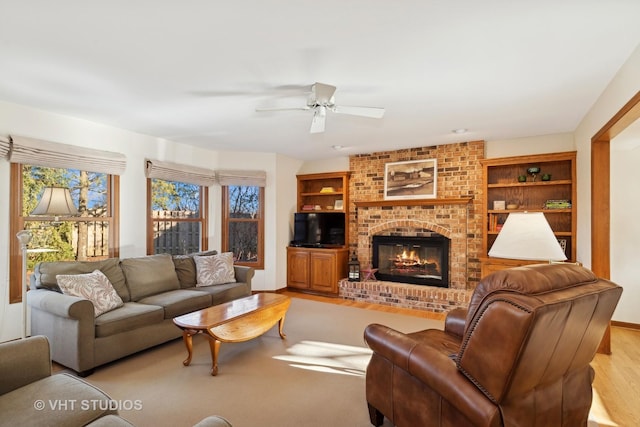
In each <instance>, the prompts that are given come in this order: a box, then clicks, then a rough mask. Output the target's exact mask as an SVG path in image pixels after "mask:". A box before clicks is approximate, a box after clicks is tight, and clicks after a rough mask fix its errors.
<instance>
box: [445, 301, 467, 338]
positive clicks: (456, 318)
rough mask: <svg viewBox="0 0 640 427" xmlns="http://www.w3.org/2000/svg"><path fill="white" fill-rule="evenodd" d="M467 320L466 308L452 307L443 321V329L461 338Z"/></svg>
mask: <svg viewBox="0 0 640 427" xmlns="http://www.w3.org/2000/svg"><path fill="white" fill-rule="evenodd" d="M466 321H467V310H466V309H464V308H454V309H453V310H451V311H450V312H449V313H447V317H446V319H445V321H444V331H445V332H446V333H448V334H452V335H455V336H457V337H458V338H460V339H462V336H463V335H464V328H465V325H466Z"/></svg>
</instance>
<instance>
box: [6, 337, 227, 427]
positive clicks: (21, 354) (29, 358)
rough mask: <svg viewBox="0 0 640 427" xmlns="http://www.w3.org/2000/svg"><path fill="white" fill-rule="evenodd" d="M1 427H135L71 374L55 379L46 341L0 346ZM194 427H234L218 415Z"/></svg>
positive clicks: (108, 400)
mask: <svg viewBox="0 0 640 427" xmlns="http://www.w3.org/2000/svg"><path fill="white" fill-rule="evenodd" d="M0 379H1V381H0V427H15V426H21V427H29V426H34V427H35V426H37V427H47V426H52V427H76V426H77V427H80V426H90V427H107V426H108V427H117V426H124V427H132V426H133V425H132V424H131V423H129V422H128V421H126V420H125V419H123V418H121V417H120V416H119V415H118V411H117V410H116V409H114V408H116V407H117V405H115V404H111V403H113V400H112V399H111V398H110V397H109V395H107V394H106V393H105V392H103V391H102V390H100V389H99V388H97V387H94V386H93V385H91V384H89V383H88V382H86V381H84V380H82V379H80V378H78V377H76V376H74V375H71V374H68V373H57V374H54V375H52V374H51V356H50V352H49V341H48V340H47V338H46V337H43V336H32V337H29V338H25V339H21V340H16V341H9V342H5V343H0ZM194 427H231V424H230V423H229V422H228V421H227V420H226V419H224V418H222V417H219V416H216V415H213V416H210V417H207V418H205V419H203V420H202V421H200V422H199V423H198V424H196V425H195V426H194Z"/></svg>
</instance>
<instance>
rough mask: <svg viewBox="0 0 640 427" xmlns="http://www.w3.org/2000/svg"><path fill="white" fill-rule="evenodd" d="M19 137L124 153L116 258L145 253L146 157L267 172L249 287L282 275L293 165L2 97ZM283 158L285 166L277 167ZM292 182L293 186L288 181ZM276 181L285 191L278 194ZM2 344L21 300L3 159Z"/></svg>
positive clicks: (213, 207) (216, 211)
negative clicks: (13, 296)
mask: <svg viewBox="0 0 640 427" xmlns="http://www.w3.org/2000/svg"><path fill="white" fill-rule="evenodd" d="M11 134H13V135H23V136H29V137H34V138H41V139H46V140H50V141H56V142H61V143H65V144H71V145H80V146H86V147H91V148H98V149H103V150H109V151H116V152H120V153H123V154H125V155H126V156H127V170H126V172H125V173H124V174H123V175H122V176H121V178H120V218H121V222H120V245H121V246H120V256H121V257H123V258H125V257H132V256H143V255H145V254H146V235H145V233H146V226H145V221H146V219H145V209H146V181H145V176H144V159H145V158H152V159H157V160H170V161H173V162H177V163H185V164H190V165H194V166H200V167H206V168H210V169H245V170H246V169H260V170H265V171H266V172H267V187H266V190H265V191H266V200H265V205H266V211H265V226H266V230H265V231H266V236H265V237H266V238H265V255H266V259H265V269H264V270H261V271H257V272H256V275H255V278H254V282H255V286H254V289H258V290H275V289H277V288H281V287H284V286H285V284H286V281H285V280H283V279H282V277H286V255H285V249H284V248H285V246H286V243H285V242H288V240H289V239H290V235H289V233H288V225H287V224H288V222H287V221H288V218H289V216H290V212H291V210H292V209H293V208H292V206H294V205H295V182H296V180H295V174H296V173H297V169H298V168H299V166H300V165H299V163H300V162H296V161H293V160H288V159H287V158H286V157H284V156H278V155H275V154H270V153H234V152H224V151H210V150H206V149H202V148H195V147H191V146H187V145H182V144H177V143H174V142H171V141H167V140H163V139H159V138H155V137H151V136H147V135H141V134H136V133H133V132H128V131H125V130H122V129H117V128H114V127H110V126H105V125H101V124H97V123H92V122H88V121H85V120H79V119H75V118H71V117H66V116H62V115H57V114H51V113H47V112H44V111H38V110H35V109H31V108H26V107H23V106H19V105H15V104H9V103H3V102H0V135H3V136H8V135H11ZM281 164H285V165H287V167H279V165H281ZM290 183H293V188H294V189H293V190H291V184H290ZM278 185H283V186H284V187H286V188H285V195H286V194H291V193H292V192H293V196H292V197H291V198H290V200H289V201H287V197H286V196H279V199H276V194H279V193H278ZM219 201H220V188H219V187H218V186H212V187H211V189H210V200H209V213H210V216H211V220H210V224H209V248H211V249H217V248H219V247H220V213H221V211H220V203H219ZM0 224H2V225H0V248H5V250H3V251H1V252H2V254H3V255H1V256H0V342H2V341H6V340H9V339H13V338H17V337H19V336H20V334H21V319H22V306H21V304H9V303H8V301H9V251H8V248H9V239H13V238H15V236H9V163H8V162H6V161H4V160H0Z"/></svg>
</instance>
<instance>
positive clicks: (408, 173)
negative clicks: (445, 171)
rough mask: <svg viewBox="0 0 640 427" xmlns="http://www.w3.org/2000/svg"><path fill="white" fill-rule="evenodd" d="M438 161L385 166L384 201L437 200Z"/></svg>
mask: <svg viewBox="0 0 640 427" xmlns="http://www.w3.org/2000/svg"><path fill="white" fill-rule="evenodd" d="M437 175H438V165H437V160H436V159H427V160H409V161H406V162H394V163H387V164H385V165H384V199H385V200H402V199H435V197H436V184H437Z"/></svg>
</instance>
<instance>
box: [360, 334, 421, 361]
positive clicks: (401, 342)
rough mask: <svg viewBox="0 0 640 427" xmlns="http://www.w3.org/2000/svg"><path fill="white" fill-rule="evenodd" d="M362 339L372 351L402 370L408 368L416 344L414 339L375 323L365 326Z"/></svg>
mask: <svg viewBox="0 0 640 427" xmlns="http://www.w3.org/2000/svg"><path fill="white" fill-rule="evenodd" d="M364 340H365V342H366V343H367V345H368V346H369V348H370V349H371V350H373V352H374V353H377V354H379V355H380V356H382V357H384V358H385V359H387V360H389V361H390V362H392V363H393V364H394V365H398V366H400V367H401V368H402V369H404V370H407V371H408V370H409V357H410V356H411V351H412V350H413V349H414V347H415V346H416V345H417V342H416V340H414V339H413V338H411V337H410V336H408V335H406V334H403V333H402V332H399V331H396V330H395V329H392V328H390V327H388V326H384V325H380V324H377V323H373V324H371V325H369V326H367V327H366V328H365V330H364Z"/></svg>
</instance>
